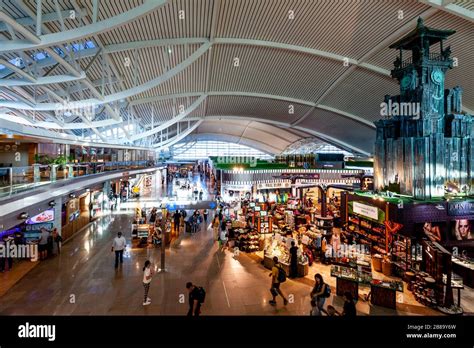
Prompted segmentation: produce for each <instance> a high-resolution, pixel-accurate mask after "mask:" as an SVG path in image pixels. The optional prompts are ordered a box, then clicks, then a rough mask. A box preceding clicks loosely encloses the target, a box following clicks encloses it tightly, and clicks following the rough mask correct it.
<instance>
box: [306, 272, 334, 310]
mask: <svg viewBox="0 0 474 348" xmlns="http://www.w3.org/2000/svg"><path fill="white" fill-rule="evenodd" d="M314 281H315V283H314V288H313V290H312V291H311V299H312V300H314V301H315V302H316V304H317V310H316V313H315V315H321V311H323V306H324V303H325V302H326V299H327V298H329V296H331V287H330V286H329V285H327V284H326V283H325V282H324V280H323V277H322V276H321V274H319V273H317V274H315V275H314Z"/></svg>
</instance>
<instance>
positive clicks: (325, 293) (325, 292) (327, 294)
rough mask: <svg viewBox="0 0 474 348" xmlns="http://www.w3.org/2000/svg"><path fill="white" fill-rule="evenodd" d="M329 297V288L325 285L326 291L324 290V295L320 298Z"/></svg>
mask: <svg viewBox="0 0 474 348" xmlns="http://www.w3.org/2000/svg"><path fill="white" fill-rule="evenodd" d="M329 296H331V287H330V286H329V285H327V284H326V289H325V290H324V293H323V294H322V295H321V297H326V298H327V297H329Z"/></svg>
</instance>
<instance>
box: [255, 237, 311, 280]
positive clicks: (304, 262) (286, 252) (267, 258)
mask: <svg viewBox="0 0 474 348" xmlns="http://www.w3.org/2000/svg"><path fill="white" fill-rule="evenodd" d="M292 241H294V242H295V244H296V245H297V246H298V273H297V276H298V277H304V276H305V275H307V274H308V271H309V269H308V267H309V263H308V258H307V257H306V255H304V254H303V252H302V250H301V246H299V245H298V242H297V240H296V239H295V238H292V237H291V236H283V235H281V234H279V233H278V232H276V233H275V234H274V235H273V236H272V237H271V238H270V240H269V243H268V244H267V245H266V247H265V250H264V260H263V264H264V266H265V267H266V268H268V269H272V267H273V257H275V256H276V257H278V262H279V263H280V265H281V266H282V267H283V269H284V270H285V272H286V274H290V248H291V242H292Z"/></svg>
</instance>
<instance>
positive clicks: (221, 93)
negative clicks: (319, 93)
mask: <svg viewBox="0 0 474 348" xmlns="http://www.w3.org/2000/svg"><path fill="white" fill-rule="evenodd" d="M200 95H203V94H202V93H197V92H192V93H178V94H169V95H162V96H156V97H149V98H143V99H137V100H134V101H132V102H131V103H130V105H140V104H146V103H153V102H156V101H160V100H167V99H173V98H182V97H195V96H200ZM206 95H207V96H239V97H252V98H265V99H273V100H280V101H286V102H289V103H294V104H300V105H307V106H311V107H312V108H311V109H310V110H309V111H308V112H309V113H311V112H312V111H313V110H314V109H315V108H319V109H323V110H328V111H331V112H333V113H335V114H338V115H340V116H343V117H346V118H349V119H351V120H353V121H356V122H358V123H361V124H363V125H364V126H367V127H369V128H374V129H375V125H374V124H373V122H371V121H369V120H367V119H365V118H363V117H361V116H357V115H354V114H351V113H349V112H345V111H342V110H339V109H336V108H332V107H330V106H326V105H321V104H319V105H316V104H315V103H313V102H310V101H307V100H302V99H296V98H289V97H285V96H279V95H273V94H265V93H252V92H241V91H231V92H227V91H213V92H208V93H206ZM294 124H296V123H294Z"/></svg>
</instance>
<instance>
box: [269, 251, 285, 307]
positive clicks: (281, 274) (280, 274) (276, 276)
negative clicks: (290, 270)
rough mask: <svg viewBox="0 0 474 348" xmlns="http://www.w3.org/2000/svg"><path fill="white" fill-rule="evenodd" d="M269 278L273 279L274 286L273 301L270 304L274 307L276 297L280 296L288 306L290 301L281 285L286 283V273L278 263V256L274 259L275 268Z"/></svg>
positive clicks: (271, 290)
mask: <svg viewBox="0 0 474 348" xmlns="http://www.w3.org/2000/svg"><path fill="white" fill-rule="evenodd" d="M269 277H272V284H271V288H270V292H271V294H272V299H271V300H270V301H269V303H270V304H271V305H272V306H275V305H276V297H277V296H278V295H280V296H281V297H282V298H283V304H284V305H285V306H286V305H287V304H288V300H287V299H286V297H285V295H284V294H283V292H282V291H281V289H280V284H281V283H284V282H285V281H286V272H285V270H284V269H283V268H282V267H281V266H280V264H279V263H278V257H276V256H275V257H273V267H272V272H271V273H270V274H269Z"/></svg>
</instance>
